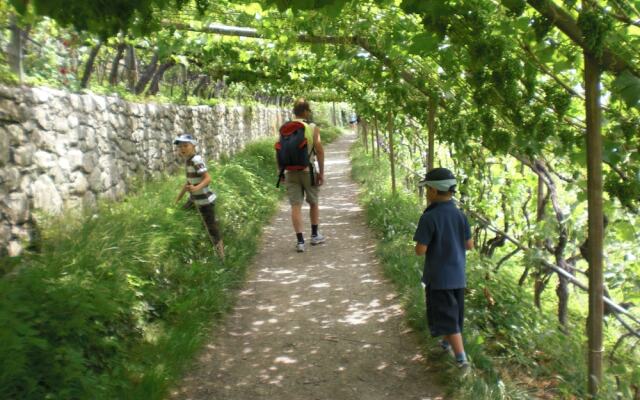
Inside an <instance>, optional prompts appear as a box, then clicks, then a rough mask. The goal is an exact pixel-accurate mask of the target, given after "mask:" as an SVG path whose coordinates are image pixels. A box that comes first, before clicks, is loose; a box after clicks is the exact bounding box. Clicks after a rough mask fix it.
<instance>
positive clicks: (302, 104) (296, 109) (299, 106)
mask: <svg viewBox="0 0 640 400" xmlns="http://www.w3.org/2000/svg"><path fill="white" fill-rule="evenodd" d="M305 111H311V106H309V103H307V100H305V99H303V98H302V97H301V98H299V99H298V100H296V102H295V103H293V114H294V115H296V116H298V117H299V116H302V114H304V112H305Z"/></svg>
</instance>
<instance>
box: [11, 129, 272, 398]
mask: <svg viewBox="0 0 640 400" xmlns="http://www.w3.org/2000/svg"><path fill="white" fill-rule="evenodd" d="M272 151H273V150H272V141H271V140H267V141H263V142H262V143H258V144H252V145H249V146H248V147H247V148H246V149H245V150H244V151H243V152H242V153H240V154H238V155H237V156H236V157H234V158H233V159H231V160H229V161H227V162H225V163H224V164H222V165H212V168H211V171H212V179H213V187H214V189H215V190H216V192H217V193H218V196H219V201H218V202H217V205H216V208H217V210H216V214H217V215H219V216H220V220H221V221H220V223H221V230H222V232H223V235H224V239H225V243H226V246H227V260H226V261H225V264H224V265H223V264H221V263H220V262H219V261H218V260H217V258H216V256H215V253H214V251H213V249H212V246H211V244H210V242H209V241H208V238H207V236H206V233H205V232H204V229H202V227H201V223H200V220H199V218H198V216H197V215H196V214H195V213H194V212H192V211H183V210H181V209H179V208H175V207H173V206H172V201H173V199H174V198H175V195H176V194H177V192H178V188H179V181H180V180H181V179H183V178H181V177H167V179H165V180H162V181H160V182H155V183H149V184H144V185H142V186H141V187H140V188H139V191H138V194H135V195H132V196H130V197H128V198H127V199H126V200H125V201H124V202H122V203H119V204H105V205H103V206H102V207H101V209H100V210H99V212H98V213H97V214H95V215H87V216H85V217H82V218H78V217H75V216H67V217H65V218H63V219H62V220H52V221H51V223H50V224H49V225H48V227H47V228H46V229H45V230H44V239H43V241H42V244H41V245H42V253H40V254H28V255H25V256H23V257H22V258H21V260H20V263H19V264H18V265H19V267H18V266H17V265H13V268H12V269H11V271H13V272H9V273H7V274H6V275H5V276H4V277H3V278H2V279H1V280H0V297H1V301H0V323H2V326H3V329H2V333H1V334H0V335H1V340H2V343H3V346H2V350H1V353H2V354H1V357H0V359H1V360H2V361H0V371H2V373H1V374H0V388H1V389H0V390H1V392H0V393H1V395H0V397H2V398H22V399H28V398H33V399H35V398H60V399H62V398H65V399H68V398H163V397H164V395H165V391H166V389H167V385H168V384H169V383H170V382H171V381H172V380H173V379H175V378H176V377H177V376H179V374H180V371H181V370H182V368H183V367H184V366H185V363H186V362H187V361H188V360H189V359H190V357H189V355H192V354H193V353H194V352H195V351H196V350H197V349H198V346H199V344H200V343H201V342H202V340H203V338H204V337H205V336H206V334H207V332H208V330H209V329H210V317H211V316H212V315H220V314H221V313H223V312H224V311H225V310H226V309H227V308H228V307H229V304H230V301H231V298H232V296H231V294H232V292H231V291H230V289H233V288H234V287H236V286H237V284H238V282H240V281H241V280H242V277H243V274H244V269H245V266H246V265H247V263H248V261H249V259H250V257H251V256H252V254H253V253H254V251H255V246H256V242H257V239H258V236H259V232H260V230H261V229H260V228H261V226H262V225H264V224H265V223H266V222H267V221H268V220H269V217H270V216H271V215H272V212H273V211H274V207H275V204H276V201H277V200H278V198H279V196H278V193H277V191H276V190H275V188H274V185H273V184H272V183H273V175H274V174H273V171H274V170H275V166H274V165H272V164H273V162H274V158H273V154H272ZM123 233H126V234H123ZM3 262H4V261H3ZM3 270H5V272H8V271H9V270H8V269H6V267H4V268H3Z"/></svg>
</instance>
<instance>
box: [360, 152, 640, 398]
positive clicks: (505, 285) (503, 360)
mask: <svg viewBox="0 0 640 400" xmlns="http://www.w3.org/2000/svg"><path fill="white" fill-rule="evenodd" d="M351 159H352V168H353V169H352V174H353V177H354V179H355V180H356V181H358V182H359V183H361V184H362V185H363V188H364V190H363V192H362V194H361V197H360V201H361V203H362V204H363V205H364V207H365V210H366V215H367V220H368V222H369V224H370V226H371V227H372V228H373V229H374V230H375V231H376V232H377V233H378V235H379V242H378V247H377V252H378V255H379V257H380V259H381V260H382V263H383V266H384V269H385V273H386V274H387V276H388V277H389V278H390V279H391V280H393V282H395V284H396V285H397V288H398V291H399V292H400V293H401V295H402V297H403V299H404V303H405V309H406V310H407V315H408V319H409V323H410V324H411V325H412V327H413V328H414V329H416V330H418V331H419V332H421V335H422V338H423V339H424V346H425V348H434V347H435V340H434V339H432V338H430V337H429V334H428V331H427V329H426V321H425V312H424V298H423V289H422V286H421V284H420V276H421V272H422V263H423V258H418V257H413V256H412V254H413V246H414V243H413V241H412V240H411V239H412V238H413V234H414V232H415V229H416V224H417V221H418V219H419V217H420V214H421V212H422V208H423V207H424V206H423V205H421V204H423V201H421V200H420V199H418V198H417V196H416V195H415V194H413V193H409V192H408V191H405V190H403V189H402V188H401V189H400V190H399V191H398V193H397V194H395V195H393V194H392V193H391V186H390V180H389V178H388V177H389V176H390V174H389V165H388V162H387V160H386V159H385V160H376V159H374V158H371V156H370V155H368V154H365V153H364V152H363V150H362V148H361V146H359V145H358V146H356V147H355V148H354V149H353V150H352V154H351ZM472 223H473V222H472ZM515 267H517V266H514V268H509V266H503V267H502V269H501V271H500V273H499V274H495V273H493V270H494V264H493V262H492V261H491V260H490V259H485V258H482V257H480V256H479V255H478V254H477V253H476V252H470V253H468V258H467V278H468V287H467V293H466V302H465V303H466V307H465V309H466V319H465V331H464V339H465V350H466V352H467V354H468V355H469V356H470V359H471V360H472V363H473V366H474V369H473V371H474V373H473V374H472V375H471V376H470V377H467V378H465V379H462V377H460V375H459V374H458V373H457V371H456V370H455V367H454V366H453V365H452V364H453V363H452V361H451V360H450V359H448V358H447V357H439V356H436V355H435V353H434V352H432V351H429V350H427V353H428V354H429V356H430V357H431V358H432V362H434V363H436V364H437V365H438V367H439V369H440V370H441V371H442V382H443V383H444V384H445V385H446V386H447V387H448V388H449V391H450V393H449V394H450V395H451V396H452V398H456V399H524V398H554V399H555V398H566V399H573V398H586V397H587V395H586V349H585V342H586V339H585V337H584V319H583V318H582V317H581V316H580V313H578V312H576V310H573V312H572V314H571V315H572V318H571V319H570V325H569V327H568V329H569V331H571V334H563V333H562V332H561V331H560V329H559V327H558V325H557V322H556V317H555V315H554V311H553V309H554V305H553V300H552V299H551V300H549V301H548V303H547V304H545V305H544V307H543V309H542V311H541V310H538V309H537V308H535V307H534V306H533V295H532V293H531V291H530V290H529V289H528V288H523V287H520V286H518V283H517V282H518V277H519V275H518V273H516V272H515V271H519V269H517V268H515ZM634 364H635V366H636V370H635V371H633V370H632V368H633V365H634ZM637 365H638V364H637V359H635V362H634V355H633V352H631V354H629V355H627V356H626V357H624V359H621V360H619V361H618V363H616V365H615V366H614V365H610V366H608V371H609V374H608V375H606V381H605V382H603V384H602V392H601V393H602V398H603V399H608V398H611V399H613V398H631V396H632V393H631V388H630V387H629V385H626V386H622V387H621V388H618V387H617V386H616V383H615V381H614V379H613V377H612V376H613V373H616V374H622V375H623V376H625V378H624V380H626V381H627V382H634V381H637V380H638V374H640V372H638V369H637ZM625 366H626V367H625ZM630 368H631V370H630ZM620 369H622V371H618V370H620ZM617 396H620V397H617Z"/></svg>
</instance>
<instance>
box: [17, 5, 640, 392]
mask: <svg viewBox="0 0 640 400" xmlns="http://www.w3.org/2000/svg"><path fill="white" fill-rule="evenodd" d="M12 3H13V4H14V6H15V8H16V10H17V12H18V13H20V14H22V15H23V18H24V19H28V18H34V16H35V15H46V16H49V17H52V18H54V19H55V20H57V21H58V22H59V23H61V24H63V25H73V26H74V27H75V28H76V29H77V30H79V31H82V32H85V36H86V38H87V40H90V41H91V44H92V46H90V48H91V50H90V51H89V52H87V61H86V63H85V69H84V72H83V79H82V80H81V84H80V85H81V86H82V87H87V86H88V85H90V81H91V76H92V72H93V70H94V62H95V60H96V59H97V58H98V57H99V54H100V51H101V49H102V48H104V47H109V48H111V49H113V51H114V52H115V56H114V58H113V65H114V66H115V67H112V68H111V71H112V75H111V76H110V78H109V81H110V82H111V83H112V84H116V85H117V83H118V65H120V64H121V60H122V59H123V58H126V60H125V61H126V62H125V70H126V71H128V72H127V74H128V75H127V76H128V83H127V87H128V88H129V89H130V90H131V91H132V92H135V93H138V94H141V93H147V94H156V93H158V92H159V90H160V84H161V82H163V78H164V77H165V76H166V74H167V73H168V72H167V71H171V70H172V69H173V68H174V67H177V66H181V67H182V68H183V69H184V70H185V71H186V70H187V69H190V70H191V71H193V70H197V76H198V86H197V87H196V88H195V89H194V90H193V92H194V93H200V94H201V93H204V91H205V90H204V88H205V87H206V86H207V85H214V82H216V81H217V82H221V81H222V82H226V83H228V82H234V81H235V82H244V84H245V85H247V87H249V88H252V89H254V90H256V91H257V92H261V93H269V92H271V93H274V94H278V95H279V96H295V95H296V94H298V93H304V92H309V91H312V90H313V93H315V94H316V95H317V98H319V99H324V100H327V99H328V100H343V99H344V100H346V101H348V102H350V103H351V104H353V105H354V106H355V108H356V109H357V110H358V113H359V114H360V115H361V116H362V119H363V121H364V122H365V123H364V124H363V129H362V134H363V141H364V144H365V146H366V147H367V148H368V146H369V139H371V140H370V141H371V150H372V152H373V150H374V148H376V147H377V151H378V154H379V151H380V147H381V144H384V146H385V148H386V149H387V150H388V153H389V157H390V162H391V167H392V179H391V181H392V185H393V188H394V190H396V186H397V183H396V177H395V175H396V173H395V169H394V168H395V165H396V156H397V154H396V152H398V151H399V148H400V146H401V145H407V146H408V148H409V150H408V152H409V153H411V152H413V155H414V156H415V155H416V153H417V154H418V156H417V157H415V158H418V159H419V158H420V157H422V158H426V159H425V160H424V164H425V166H426V167H427V168H431V167H433V165H435V164H436V163H437V162H438V157H437V154H438V152H437V150H436V142H438V144H439V145H440V146H446V147H448V148H449V149H450V153H451V155H452V158H454V159H455V160H457V161H456V163H458V167H459V168H460V169H461V170H464V171H475V172H468V174H469V175H470V176H471V175H473V174H474V173H475V174H477V175H476V176H475V178H476V179H478V180H481V179H482V177H483V176H482V175H481V174H483V173H484V171H491V167H490V166H488V165H489V163H488V162H487V160H486V159H487V158H490V157H505V158H509V159H511V160H516V161H517V162H518V163H519V165H521V167H522V168H523V170H524V169H526V170H528V171H530V173H531V174H533V175H534V176H535V178H536V179H537V193H536V195H535V200H534V202H535V204H534V205H533V208H534V209H535V213H536V216H535V221H534V222H535V224H534V223H533V222H531V221H530V219H529V217H528V215H527V211H526V210H527V207H528V205H527V203H525V204H524V205H522V209H523V210H524V211H523V212H524V214H525V218H522V219H520V220H519V221H516V218H515V216H514V215H510V212H509V211H508V208H509V207H512V208H513V205H512V204H511V205H509V204H508V203H509V201H506V200H503V202H502V205H503V206H502V209H503V210H502V213H501V215H500V219H501V222H502V223H503V224H504V225H505V228H503V229H495V227H494V229H493V232H494V233H495V234H496V236H495V238H494V239H495V240H494V241H487V247H486V251H487V252H490V253H492V252H493V250H494V249H495V247H496V246H501V245H504V243H505V241H506V240H510V241H511V242H512V243H515V244H516V250H514V252H513V254H515V253H516V252H517V251H529V250H530V249H533V248H536V249H538V250H539V253H540V254H542V255H539V256H538V257H536V260H537V261H536V262H537V263H538V264H539V265H540V269H539V270H538V271H537V272H535V274H534V273H532V274H534V275H535V285H536V289H535V290H536V296H538V297H537V298H538V299H539V296H540V294H541V293H542V291H543V290H544V288H545V286H546V284H547V283H548V282H549V279H550V277H551V276H552V275H553V272H555V273H556V276H557V278H558V281H559V284H558V288H557V291H556V292H557V294H558V303H559V304H558V319H559V322H560V323H561V324H562V325H565V324H566V321H567V305H568V299H569V289H568V286H569V284H571V283H573V284H576V283H577V284H578V285H581V283H580V281H579V279H577V278H575V275H576V271H577V268H576V263H577V262H578V260H586V261H587V262H588V268H587V270H586V271H583V272H584V273H585V274H586V275H587V276H588V282H589V283H588V292H589V325H588V328H587V331H588V338H589V344H588V345H589V382H588V387H589V393H590V394H591V395H592V396H594V397H595V396H597V393H598V390H599V385H600V383H601V381H602V375H603V366H602V352H603V333H602V320H603V313H604V312H605V311H606V310H607V307H608V308H610V309H611V310H613V312H614V313H615V314H616V315H619V319H620V321H621V322H622V323H623V324H624V326H625V327H626V329H627V330H628V332H629V335H632V336H633V335H635V336H640V334H639V333H638V328H637V327H636V328H634V327H633V326H632V324H633V323H638V318H637V317H635V316H633V314H631V313H629V312H628V311H627V310H626V309H625V308H624V307H621V306H620V305H618V304H616V303H615V302H613V301H612V300H611V299H609V296H608V294H607V295H606V296H605V293H604V291H605V285H604V279H603V264H604V259H603V254H604V253H605V252H604V251H603V247H604V238H605V226H606V225H605V221H606V220H607V218H606V216H605V214H606V213H605V211H604V210H605V209H607V210H609V211H608V214H616V215H618V216H619V217H618V218H619V219H623V217H620V216H621V215H633V216H636V217H637V214H638V207H639V206H640V112H639V108H640V67H639V65H640V64H639V62H640V2H638V1H637V0H607V1H602V0H598V1H592V0H583V1H582V2H581V3H578V2H575V1H572V0H567V1H564V2H563V3H562V4H558V3H556V2H554V1H552V0H528V1H525V0H502V1H493V0H475V1H462V2H448V1H437V0H430V1H420V0H404V1H402V2H401V3H399V4H398V3H397V2H391V1H384V0H383V1H345V0H335V1H331V0H293V1H288V0H276V1H267V2H266V3H265V4H262V5H256V4H253V3H251V4H249V3H244V2H235V1H226V2H217V3H215V4H214V3H213V2H209V1H207V0H196V1H187V0H182V1H180V0H178V1H174V0H147V1H139V2H128V1H124V0H122V1H112V2H109V4H107V3H104V4H100V6H98V5H96V4H88V3H90V2H82V1H71V2H69V1H64V2H63V1H51V0H36V1H31V2H29V1H22V0H13V1H12ZM275 8H277V9H275ZM22 24H23V25H24V22H22ZM12 29H13V32H14V39H13V41H12V48H13V52H12V54H13V57H12V59H11V60H10V61H11V62H12V65H13V68H14V70H15V71H16V72H18V73H21V70H22V66H21V56H20V54H21V50H20V47H21V43H20V40H21V38H22V37H23V36H24V35H22V33H21V32H23V30H24V27H23V26H21V22H20V21H19V19H18V18H15V17H14V18H13V20H12ZM142 39H144V40H142ZM136 54H137V58H138V59H141V57H140V55H142V54H144V55H146V56H147V61H145V62H144V65H145V68H144V70H143V71H142V72H141V73H140V74H137V73H133V72H132V71H135V68H134V66H135V65H136ZM113 71H115V73H113ZM185 76H186V72H185ZM185 93H186V91H185ZM385 132H386V134H387V137H386V139H384V138H382V137H381V133H382V134H383V136H384V133H385ZM416 149H418V151H415V150H416ZM423 151H424V152H426V157H425V156H424V155H423V154H422V152H423ZM485 178H486V176H485ZM563 184H566V186H567V188H563V187H561V186H562V185H563ZM485 186H486V185H484V184H478V185H477V187H478V188H480V189H478V192H474V191H473V190H471V189H470V193H472V194H471V195H470V196H473V195H474V194H475V196H476V197H477V199H478V200H482V196H486V195H487V193H486V192H485V189H486V187H485ZM569 188H570V189H571V190H573V191H575V192H578V193H579V195H580V196H582V197H584V199H586V201H587V204H588V206H587V209H588V220H587V223H586V231H587V233H586V236H585V237H580V239H581V240H580V241H579V242H580V243H578V245H575V242H576V241H577V238H578V236H576V234H575V232H574V231H575V230H576V229H577V228H579V227H582V226H580V224H579V223H578V222H575V221H573V220H572V219H571V218H570V217H571V210H567V208H569V206H568V205H567V204H565V203H563V200H562V195H561V194H562V193H563V192H565V191H568V190H569ZM489 190H490V189H489ZM603 196H604V197H603ZM529 197H531V193H529ZM527 202H528V200H527ZM577 203H578V200H576V204H577ZM612 210H615V211H612ZM511 211H513V210H511ZM576 218H577V217H576ZM532 219H534V218H532ZM477 220H478V221H479V222H483V223H484V227H485V228H487V227H489V226H493V225H491V224H489V223H488V221H489V220H490V218H488V217H486V216H484V215H482V214H480V215H478V217H477ZM532 225H536V226H543V225H544V226H546V227H547V229H548V230H547V231H546V232H545V233H544V234H545V235H547V236H551V237H552V238H553V239H550V238H546V239H540V238H537V237H531V235H529V236H527V235H528V234H526V233H522V232H525V231H527V228H529V227H531V226H532ZM583 225H584V224H583ZM518 226H519V227H520V231H521V233H522V235H521V239H517V238H515V237H514V236H513V234H510V233H509V232H508V231H509V228H510V229H511V230H512V231H514V230H517V229H518V228H517V227H518ZM619 226H621V225H619ZM607 229H617V230H618V231H619V230H620V229H621V228H615V227H614V228H607ZM572 235H573V236H572ZM637 239H638V236H637V235H636V236H633V235H632V238H631V240H637ZM523 240H527V241H528V245H526V246H525V245H523V244H522V241H523ZM580 244H581V245H580ZM510 256H511V255H510ZM510 256H509V257H510ZM547 258H551V259H552V261H548V260H547ZM501 263H502V260H501V262H500V263H499V264H498V266H499V265H500V264H501ZM529 273H531V272H530V270H529V268H528V267H527V268H526V269H525V273H524V274H523V278H522V279H521V280H524V279H525V278H526V277H527V276H528V274H529ZM603 298H606V299H607V304H608V305H607V306H605V304H604V303H603ZM624 315H626V316H627V317H628V318H630V319H631V324H629V323H626V322H624V321H623V320H622V317H620V316H624Z"/></svg>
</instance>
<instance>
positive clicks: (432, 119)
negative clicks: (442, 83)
mask: <svg viewBox="0 0 640 400" xmlns="http://www.w3.org/2000/svg"><path fill="white" fill-rule="evenodd" d="M437 107H438V101H437V99H436V98H433V97H432V98H431V99H430V100H429V114H428V120H427V129H428V131H429V148H428V150H427V151H428V154H427V172H429V171H431V170H432V169H433V165H434V160H435V143H434V142H435V134H436V133H435V132H436V109H437Z"/></svg>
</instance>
